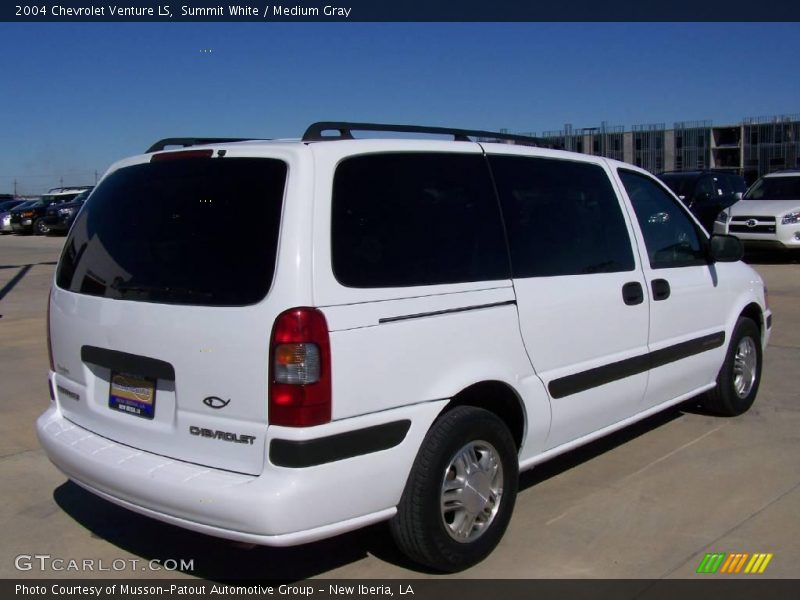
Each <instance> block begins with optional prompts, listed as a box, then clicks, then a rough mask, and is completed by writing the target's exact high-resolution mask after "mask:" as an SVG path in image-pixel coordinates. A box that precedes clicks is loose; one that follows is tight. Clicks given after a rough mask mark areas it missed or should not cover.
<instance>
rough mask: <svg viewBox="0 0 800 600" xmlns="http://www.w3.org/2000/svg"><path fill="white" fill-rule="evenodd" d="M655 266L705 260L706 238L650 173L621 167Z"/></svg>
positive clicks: (684, 265)
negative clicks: (703, 239)
mask: <svg viewBox="0 0 800 600" xmlns="http://www.w3.org/2000/svg"><path fill="white" fill-rule="evenodd" d="M619 176H620V179H622V183H623V185H624V186H625V191H627V193H628V197H629V198H630V199H631V204H632V205H633V210H634V211H635V212H636V219H637V220H638V221H639V227H640V228H641V230H642V235H643V236H644V243H645V245H646V246H647V255H648V257H649V258H650V266H651V267H652V268H653V269H666V268H671V267H688V266H692V265H702V264H706V252H705V247H704V242H703V241H702V240H701V238H700V235H699V233H698V231H697V228H696V227H695V225H694V223H693V222H692V221H691V219H690V218H689V217H688V216H687V215H686V213H685V212H684V211H683V209H681V207H680V206H678V204H677V203H676V202H675V201H674V200H673V199H672V198H671V197H670V195H669V194H667V193H666V192H665V191H664V189H663V188H662V187H661V186H660V185H658V184H657V183H656V182H655V181H653V180H652V179H651V178H650V177H647V176H644V175H641V174H640V173H634V172H633V171H626V170H624V169H620V170H619Z"/></svg>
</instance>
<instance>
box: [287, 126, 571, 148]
mask: <svg viewBox="0 0 800 600" xmlns="http://www.w3.org/2000/svg"><path fill="white" fill-rule="evenodd" d="M326 131H336V132H338V135H323V134H324V132H326ZM353 131H389V132H398V133H432V134H441V135H452V136H453V140H454V141H456V142H471V141H472V140H471V139H470V138H471V137H477V138H490V139H491V140H492V141H494V140H500V141H504V142H506V141H507V142H514V143H515V144H520V145H525V146H539V147H541V148H560V146H558V145H557V144H554V143H552V142H549V141H547V140H543V139H540V138H535V137H531V136H527V135H517V134H514V133H502V132H498V131H483V130H480V129H453V128H451V127H426V126H423V125H389V124H386V123H346V122H340V121H320V122H318V123H313V124H311V125H310V126H309V127H308V129H306V132H305V133H304V134H303V141H304V142H324V141H329V140H352V139H354V138H353Z"/></svg>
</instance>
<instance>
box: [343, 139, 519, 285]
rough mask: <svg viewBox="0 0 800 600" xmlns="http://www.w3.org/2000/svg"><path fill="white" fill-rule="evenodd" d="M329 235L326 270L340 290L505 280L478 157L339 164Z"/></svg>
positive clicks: (489, 191) (502, 250) (494, 213)
mask: <svg viewBox="0 0 800 600" xmlns="http://www.w3.org/2000/svg"><path fill="white" fill-rule="evenodd" d="M331 228H332V230H331V242H332V254H333V271H334V274H335V276H336V278H337V279H338V280H339V282H340V283H342V284H343V285H345V286H349V287H356V288H371V287H406V286H415V285H436V284H446V283H460V282H469V281H487V280H497V279H507V278H509V277H510V266H509V260H508V251H507V249H506V245H505V238H504V234H503V223H502V219H501V217H500V209H499V207H498V205H497V199H496V197H495V193H494V188H493V186H492V181H491V178H490V174H489V169H488V167H487V165H486V161H485V159H484V158H483V157H482V156H481V155H478V154H445V153H393V154H371V155H364V156H357V157H353V158H349V159H347V160H344V161H343V162H342V163H341V164H340V165H339V167H338V168H337V170H336V175H335V178H334V185H333V204H332V224H331Z"/></svg>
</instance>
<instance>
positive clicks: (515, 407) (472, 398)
mask: <svg viewBox="0 0 800 600" xmlns="http://www.w3.org/2000/svg"><path fill="white" fill-rule="evenodd" d="M456 406H474V407H476V408H482V409H484V410H488V411H489V412H491V413H494V414H495V415H497V416H498V417H499V418H500V420H501V421H503V422H504V423H505V424H506V426H507V427H508V430H509V431H510V432H511V436H512V437H513V438H514V443H515V444H516V445H517V450H519V449H520V448H521V447H522V441H523V437H524V435H525V413H524V412H523V409H522V402H521V401H520V399H519V396H518V395H517V393H516V392H515V391H514V390H513V389H512V388H511V387H510V386H509V385H507V384H505V383H502V382H500V381H482V382H480V383H475V384H473V385H471V386H469V387H468V388H465V389H463V390H461V391H460V392H459V393H458V394H456V395H455V396H453V398H452V400H450V403H449V404H448V405H447V407H446V408H445V410H444V411H443V413H442V414H444V413H446V412H447V411H449V410H452V409H453V408H455V407H456Z"/></svg>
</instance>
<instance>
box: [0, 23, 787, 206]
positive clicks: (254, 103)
mask: <svg viewBox="0 0 800 600" xmlns="http://www.w3.org/2000/svg"><path fill="white" fill-rule="evenodd" d="M0 35H2V39H3V45H4V48H5V51H4V53H2V54H1V55H0V74H2V81H3V86H2V87H3V91H2V92H1V93H0V97H1V98H2V101H0V109H2V110H0V132H2V134H1V135H2V140H3V142H4V143H3V144H2V149H0V192H6V191H12V188H13V179H14V178H16V179H17V180H18V189H19V191H20V193H39V192H41V191H43V190H44V189H46V188H49V187H51V186H54V185H58V184H59V181H60V180H61V179H62V178H63V181H64V183H65V184H84V183H92V182H93V181H94V172H95V170H96V171H98V172H99V173H100V174H102V172H103V171H104V170H105V169H106V168H107V167H108V166H109V165H110V164H111V163H112V162H113V161H115V160H117V159H119V158H122V157H124V156H127V155H130V154H136V153H139V152H142V151H144V149H145V148H147V146H149V145H150V143H152V142H153V141H155V140H156V139H158V138H161V137H170V136H189V135H199V136H233V137H248V136H253V137H296V136H299V135H300V134H301V133H302V131H303V130H304V129H305V127H306V125H308V124H309V123H311V122H312V121H315V120H328V119H330V120H357V121H383V122H396V123H415V124H426V125H443V126H453V127H465V128H479V129H500V128H506V129H508V130H510V131H524V132H527V131H535V132H538V133H541V132H542V131H547V130H557V129H561V128H562V127H563V126H564V124H565V123H571V124H572V125H573V126H574V127H591V126H596V125H599V124H600V122H601V121H606V122H607V123H608V124H609V125H624V126H625V128H626V130H627V129H629V128H630V126H631V125H634V124H643V123H666V124H667V125H669V126H671V125H672V123H673V122H675V121H682V120H704V119H711V120H713V121H714V123H716V124H727V123H737V122H739V121H740V120H741V119H742V118H744V117H749V116H762V115H774V114H794V113H800V77H798V76H797V73H798V70H797V61H798V49H797V40H798V39H800V24H798V23H740V24H730V23H710V24H708V23H704V24H692V23H677V24H673V23H652V24H651V23H645V24H642V23H622V24H606V23H585V24H580V23H578V24H575V23H572V24H551V23H519V24H497V23H473V24H455V23H431V24H423V23H411V24H394V23H344V24H323V23H297V24H293V23H283V24H278V23H271V24H260V23H173V24H169V23H165V24H161V23H152V24H150V23H148V24H145V23H131V24H119V23H75V24H73V23H41V24H35V23H34V24H31V23H23V24H20V23H2V24H0ZM203 50H210V52H207V51H206V52H203Z"/></svg>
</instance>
